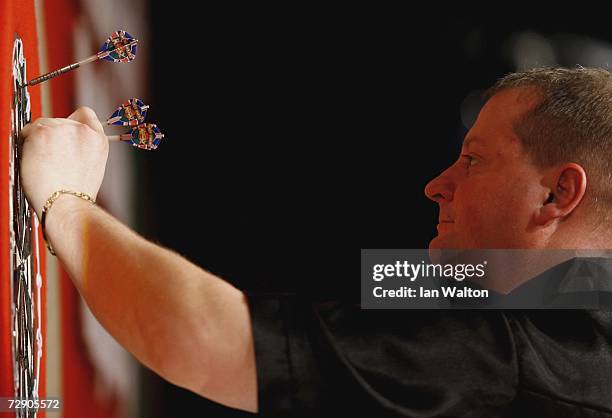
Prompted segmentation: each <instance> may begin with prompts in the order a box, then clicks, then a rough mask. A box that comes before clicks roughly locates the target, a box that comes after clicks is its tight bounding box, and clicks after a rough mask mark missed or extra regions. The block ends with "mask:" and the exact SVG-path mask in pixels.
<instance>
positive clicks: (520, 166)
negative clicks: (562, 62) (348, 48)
mask: <svg viewBox="0 0 612 418" xmlns="http://www.w3.org/2000/svg"><path fill="white" fill-rule="evenodd" d="M23 135H24V138H25V143H24V150H23V160H22V165H21V171H22V177H23V186H24V189H25V192H26V194H27V197H28V199H29V201H30V203H31V204H32V206H33V207H34V208H35V210H36V212H37V214H38V216H39V217H40V216H41V212H42V209H43V206H44V205H45V203H46V202H47V201H48V199H49V197H50V196H51V195H53V193H55V192H56V191H58V190H61V189H64V190H71V191H74V192H79V193H86V194H87V195H89V196H91V197H92V198H95V196H96V195H97V192H98V190H99V187H100V184H101V182H102V177H103V174H104V167H105V163H106V157H107V154H108V143H107V141H106V138H105V137H104V133H103V131H102V128H101V125H100V123H99V121H98V120H97V117H96V116H95V114H94V113H93V112H92V111H90V110H88V109H85V108H81V109H79V110H77V111H76V112H75V113H73V114H72V115H71V116H70V117H69V118H68V119H44V118H42V119H38V120H37V121H35V122H33V123H32V124H30V125H29V126H28V127H27V128H25V129H24V133H23ZM611 156H612V75H611V74H610V73H609V72H608V71H605V70H601V69H591V68H576V69H563V68H551V69H534V70H530V71H527V72H522V73H515V74H510V75H508V76H506V77H504V78H503V79H501V80H500V81H499V82H498V83H497V84H496V85H495V86H493V87H492V89H491V90H489V96H488V98H487V101H486V103H485V105H484V107H483V108H482V110H481V112H480V114H479V116H478V118H477V120H476V122H475V124H474V126H473V127H472V128H471V129H470V131H469V132H468V134H467V135H466V137H465V140H464V143H463V147H462V151H461V154H460V156H459V157H458V158H457V160H456V161H455V162H454V163H453V164H452V165H451V166H450V167H448V168H447V169H446V170H445V171H444V172H443V173H442V174H440V175H439V176H438V177H437V178H435V179H434V180H432V181H431V182H429V184H428V185H427V186H426V188H425V193H426V195H427V196H428V197H429V198H430V199H432V200H433V201H435V202H436V203H438V204H439V206H440V212H439V223H438V226H437V230H438V235H437V236H436V237H435V238H434V239H433V240H432V241H431V243H430V248H431V249H441V248H442V249H443V248H450V249H489V248H490V249H589V250H605V249H611V248H612V229H611V228H610V222H611V220H612V187H611V186H612V158H610V157H611ZM67 161H70V162H71V164H66V162H67ZM46 217H47V220H46V225H45V232H46V236H47V237H48V240H49V241H50V243H51V244H52V245H53V248H54V249H55V252H56V253H57V256H58V257H59V259H60V261H61V262H62V263H63V264H64V266H65V267H66V269H67V271H68V273H69V274H70V276H71V278H72V280H73V282H74V283H75V285H76V286H77V287H78V289H79V291H80V292H81V294H82V295H83V297H84V298H85V300H86V301H87V303H88V304H89V306H90V307H91V310H92V311H93V312H94V314H95V315H96V316H97V318H98V319H99V320H100V322H101V323H102V325H103V326H105V327H106V328H107V329H108V331H109V332H110V333H111V334H112V335H113V336H114V337H115V338H116V339H117V340H118V341H119V342H120V343H121V344H122V345H123V346H124V347H126V348H127V349H128V350H129V351H130V352H131V353H132V354H134V356H136V358H138V359H139V360H140V361H141V362H142V363H143V364H145V365H146V366H148V367H149V368H151V369H152V370H154V371H155V372H157V373H158V374H160V375H161V376H162V377H164V378H166V379H167V380H169V381H170V382H172V383H175V384H177V385H179V386H182V387H185V388H188V389H190V390H192V391H193V392H195V393H198V394H200V395H201V396H204V397H206V398H209V399H211V400H214V401H216V402H219V403H222V404H224V405H228V406H230V407H234V408H239V409H244V410H247V411H252V412H255V411H260V412H262V413H269V414H277V415H285V416H328V415H329V414H331V415H334V413H336V414H348V413H352V414H353V415H356V414H365V415H366V416H408V417H412V416H479V417H480V416H482V417H514V416H517V417H518V416H538V417H549V416H550V417H563V416H592V417H596V416H597V417H612V389H611V387H612V312H609V311H603V310H600V311H587V310H568V311H550V310H549V311H518V310H517V311H428V312H426V313H422V312H419V311H365V310H361V309H360V307H359V306H355V305H353V304H350V303H346V302H343V301H334V302H331V303H325V304H317V303H311V302H310V301H308V300H306V299H304V298H302V297H300V296H299V295H257V294H255V293H250V294H245V293H244V292H242V291H240V290H239V289H236V288H234V287H233V286H231V285H230V284H228V283H227V282H225V281H223V280H222V279H220V278H218V277H215V276H214V275H212V274H210V273H208V272H206V271H205V270H203V269H201V268H200V267H198V266H195V265H194V264H192V263H190V262H189V261H187V260H185V259H184V258H182V257H180V256H179V255H177V254H175V253H173V252H172V251H170V250H167V249H164V248H161V247H159V246H157V245H155V244H153V243H150V242H148V241H146V240H145V239H143V238H142V237H140V236H138V235H137V234H135V233H134V232H132V231H130V230H129V229H128V228H126V227H125V226H123V225H122V224H120V223H119V222H118V221H117V220H115V219H114V218H113V217H111V216H110V215H109V214H107V213H106V212H104V211H103V210H101V209H100V208H99V207H97V206H95V205H92V204H90V203H89V202H86V201H84V200H83V199H79V198H77V197H75V196H74V195H71V194H64V195H62V196H60V197H59V198H57V199H56V200H55V201H54V202H53V205H52V206H51V207H48V208H47V216H46ZM118 260H126V261H121V262H119V261H118ZM547 267H551V268H552V267H554V266H547ZM527 279H528V278H525V280H527ZM520 284H522V282H516V283H508V286H509V288H513V287H517V286H519V285H520ZM355 286H358V284H357V283H356V284H355Z"/></svg>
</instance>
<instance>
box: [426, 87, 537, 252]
mask: <svg viewBox="0 0 612 418" xmlns="http://www.w3.org/2000/svg"><path fill="white" fill-rule="evenodd" d="M536 101H537V99H536V96H535V95H534V94H533V93H532V92H531V91H530V90H526V89H509V90H504V91H501V92H500V93H498V94H496V95H495V96H493V97H492V98H491V99H490V100H489V101H488V102H487V103H486V104H485V106H484V107H483V109H482V110H481V112H480V114H479V115H478V119H477V120H476V123H475V124H474V126H473V127H472V128H471V129H470V131H469V132H468V133H467V135H466V137H465V140H464V142H463V147H462V149H461V155H460V156H459V159H458V160H457V161H456V162H455V163H454V164H453V165H452V166H450V167H449V168H447V169H446V170H445V171H444V172H443V173H442V174H440V175H439V176H438V177H436V178H435V179H433V180H432V181H430V182H429V183H428V184H427V186H426V187H425V194H426V195H427V197H429V198H430V199H432V200H434V201H436V202H438V204H439V205H440V213H439V223H438V226H437V229H438V235H437V236H436V237H435V238H434V239H433V240H432V241H431V242H430V243H429V248H430V249H439V248H445V249H468V248H533V247H537V246H538V241H537V239H536V236H535V234H534V225H533V221H532V219H533V214H534V212H535V211H536V210H537V208H538V207H541V206H542V204H543V200H542V190H543V188H542V185H541V181H542V173H540V171H539V170H538V169H537V168H536V167H535V166H533V165H532V164H531V163H530V161H529V158H528V157H527V155H526V154H525V152H524V151H523V149H522V145H521V144H520V142H519V139H518V137H517V136H516V134H515V133H514V130H513V128H512V125H513V122H514V121H515V120H516V119H517V118H518V117H520V116H521V115H522V114H523V113H524V112H525V111H527V110H529V109H530V108H531V107H532V106H533V105H535V104H536Z"/></svg>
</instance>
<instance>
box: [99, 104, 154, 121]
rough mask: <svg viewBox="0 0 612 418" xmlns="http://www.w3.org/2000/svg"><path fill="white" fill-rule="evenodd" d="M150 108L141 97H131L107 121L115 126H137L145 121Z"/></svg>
mask: <svg viewBox="0 0 612 418" xmlns="http://www.w3.org/2000/svg"><path fill="white" fill-rule="evenodd" d="M148 108H149V106H147V105H145V104H144V103H143V101H142V100H140V99H136V98H134V99H129V100H128V101H127V102H125V103H122V104H121V106H119V107H118V108H117V110H115V112H114V113H113V114H112V115H111V116H110V118H108V119H107V121H106V123H107V124H108V125H114V126H136V125H138V124H141V123H142V122H144V120H145V117H146V116H147V109H148Z"/></svg>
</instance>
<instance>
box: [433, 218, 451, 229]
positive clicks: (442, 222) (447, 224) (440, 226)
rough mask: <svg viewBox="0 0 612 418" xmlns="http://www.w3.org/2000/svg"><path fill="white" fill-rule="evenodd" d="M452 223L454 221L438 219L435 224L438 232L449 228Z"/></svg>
mask: <svg viewBox="0 0 612 418" xmlns="http://www.w3.org/2000/svg"><path fill="white" fill-rule="evenodd" d="M454 223H455V222H454V221H449V220H443V219H440V220H439V221H438V225H437V226H436V229H437V230H438V232H441V231H442V230H445V229H448V228H450V227H451V225H452V224H454Z"/></svg>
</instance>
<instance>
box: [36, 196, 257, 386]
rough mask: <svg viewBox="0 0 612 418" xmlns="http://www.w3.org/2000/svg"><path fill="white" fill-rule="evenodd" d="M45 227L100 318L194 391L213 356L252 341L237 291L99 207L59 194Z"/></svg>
mask: <svg viewBox="0 0 612 418" xmlns="http://www.w3.org/2000/svg"><path fill="white" fill-rule="evenodd" d="M46 232H47V236H48V238H49V240H50V242H51V243H52V245H53V247H54V249H55V251H56V253H57V255H58V257H59V259H60V260H61V262H62V264H63V265H64V267H65V268H66V270H67V271H68V273H69V275H70V276H71V278H72V280H73V282H74V284H75V285H76V286H77V288H78V289H79V291H80V293H81V294H82V295H83V297H84V298H85V300H86V302H87V304H88V305H89V306H90V308H91V309H92V311H93V313H94V314H95V315H96V317H97V318H98V320H99V321H100V322H101V323H102V325H103V326H104V327H105V328H106V329H107V330H108V331H109V332H110V333H111V334H112V335H113V336H114V337H115V338H116V339H117V340H118V341H119V342H120V343H121V344H122V345H124V346H125V347H126V348H127V349H128V350H129V351H130V352H131V353H133V354H134V355H135V356H136V357H137V358H138V359H139V360H140V361H142V362H143V363H144V364H146V365H147V366H149V367H150V368H152V369H153V370H155V371H156V372H158V373H159V374H161V375H162V376H163V377H165V378H167V379H168V380H170V381H173V383H176V384H178V385H181V386H185V387H188V388H190V389H192V390H196V391H198V390H201V389H202V388H203V387H204V386H205V380H206V378H207V374H215V373H216V370H215V367H219V365H218V364H217V363H218V362H217V361H216V359H217V357H219V356H227V353H228V350H229V352H231V350H232V347H236V346H237V345H239V346H240V347H245V349H248V348H249V347H251V346H252V342H251V341H250V340H249V339H250V338H251V335H250V329H245V327H250V319H249V317H248V309H247V305H246V301H245V298H244V295H243V294H242V292H240V291H239V290H237V289H235V288H234V287H232V286H231V285H229V284H228V283H226V282H224V281H222V280H220V279H218V278H217V277H215V276H214V275H212V274H209V273H207V272H205V271H204V270H202V269H200V268H199V267H197V266H195V265H194V264H192V263H190V262H189V261H187V260H185V259H184V258H183V257H180V256H179V255H177V254H175V253H173V252H171V251H169V250H166V249H164V248H161V247H159V246H157V245H154V244H152V243H150V242H148V241H146V240H145V239H143V238H142V237H140V236H139V235H137V234H136V233H134V232H132V231H131V230H129V229H128V228H127V227H125V226H124V225H122V224H121V223H120V222H119V221H117V220H116V219H114V218H113V217H112V216H110V215H109V214H107V213H106V212H104V211H103V210H102V209H100V208H99V207H97V206H95V205H92V204H90V203H88V202H85V201H83V200H81V199H79V198H76V197H73V196H62V197H61V198H59V199H58V200H57V201H56V202H55V204H54V205H53V207H52V208H51V209H50V210H49V213H48V217H47V223H46ZM251 349H252V348H251ZM245 353H247V354H248V352H246V351H245ZM235 355H237V356H240V355H243V353H242V352H237V353H235Z"/></svg>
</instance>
